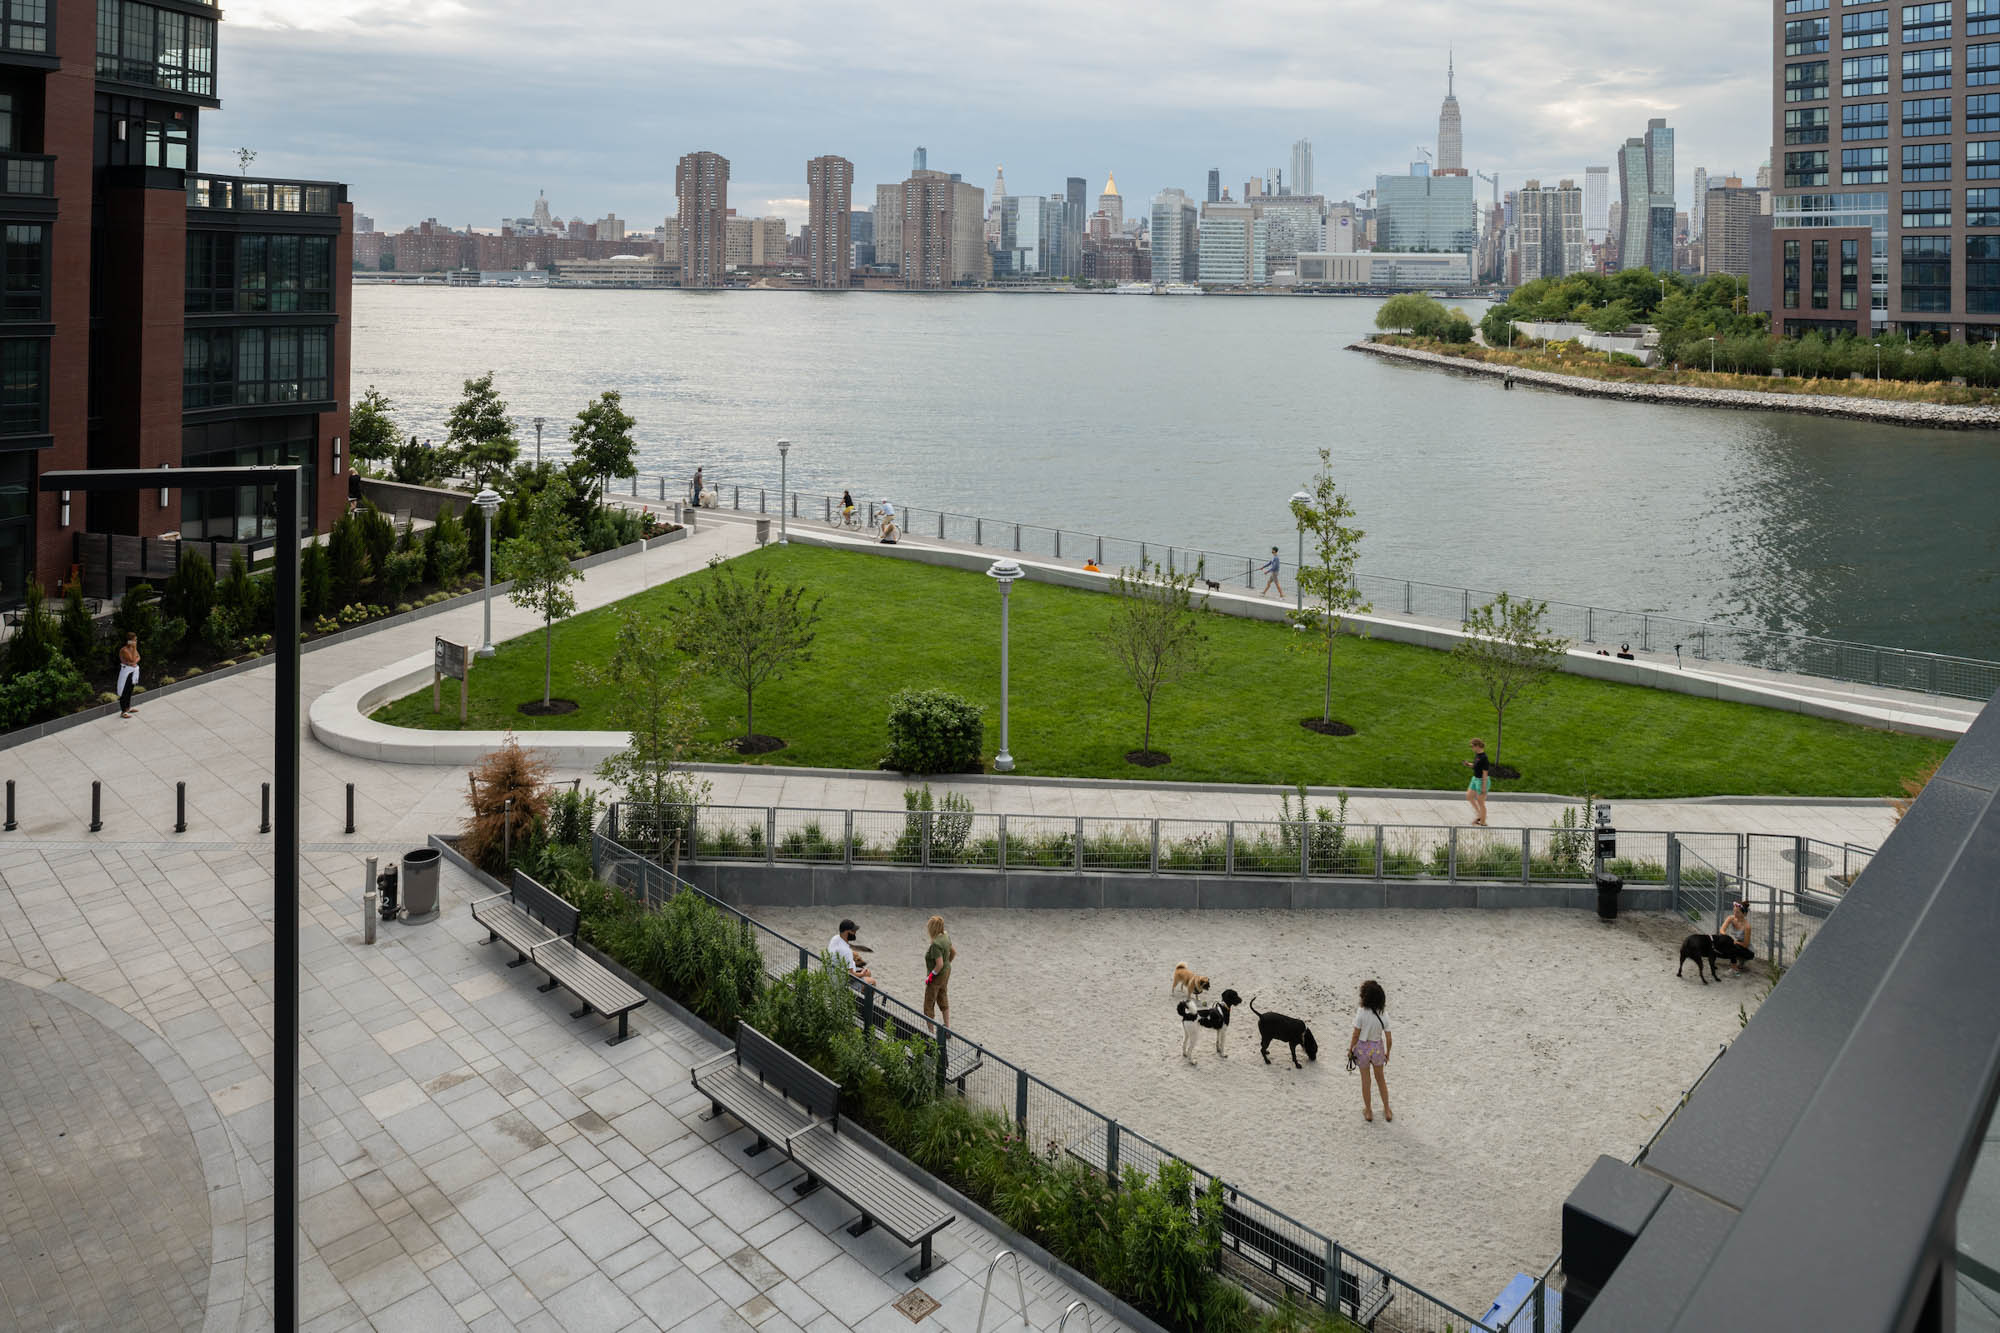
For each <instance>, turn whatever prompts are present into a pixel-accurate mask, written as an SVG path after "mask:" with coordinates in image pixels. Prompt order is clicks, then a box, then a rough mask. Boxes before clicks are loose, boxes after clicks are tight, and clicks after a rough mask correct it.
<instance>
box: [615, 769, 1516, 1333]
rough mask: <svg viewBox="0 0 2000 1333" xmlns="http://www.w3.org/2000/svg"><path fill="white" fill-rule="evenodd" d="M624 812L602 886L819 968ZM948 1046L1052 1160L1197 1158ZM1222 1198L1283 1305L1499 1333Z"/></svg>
mask: <svg viewBox="0 0 2000 1333" xmlns="http://www.w3.org/2000/svg"><path fill="white" fill-rule="evenodd" d="M619 809H620V807H619V806H616V805H614V806H613V807H612V808H611V810H610V811H609V812H607V814H606V817H605V821H604V823H603V824H602V825H600V827H599V828H598V829H596V830H594V831H593V832H592V835H591V869H592V871H593V873H594V874H596V875H597V877H598V878H599V879H602V880H603V881H604V882H605V883H607V884H611V885H613V886H615V887H618V888H620V889H623V890H625V891H626V892H628V893H630V894H632V895H633V896H634V897H636V898H637V899H638V900H639V901H641V902H642V903H644V904H645V905H646V906H648V907H658V906H659V905H661V904H662V903H664V902H665V901H666V900H667V899H669V898H671V897H673V896H674V895H676V894H680V893H697V894H701V896H702V897H703V898H704V899H706V900H707V901H708V902H709V903H711V904H712V905H713V906H714V907H715V909H716V910H717V911H719V912H722V913H724V914H725V915H726V916H729V917H731V918H733V919H735V920H738V921H741V922H744V923H746V924H747V925H748V927H749V928H750V929H751V930H752V932H753V933H754V934H755V937H756V939H757V941H758V944H759V947H760V949H761V951H762V953H763V958H764V972H765V975H766V976H767V977H768V978H772V979H776V978H778V977H782V976H786V975H789V974H790V973H792V972H793V971H795V970H797V969H798V968H801V967H811V966H814V965H816V964H817V963H818V962H819V956H820V955H819V948H818V946H816V945H807V944H802V943H800V942H799V941H797V940H793V939H790V938H788V937H786V936H784V935H781V934H779V933H778V932H777V931H774V930H772V929H770V928H769V927H768V926H765V925H763V924H762V923H761V922H759V921H757V920H756V919H754V918H752V917H749V916H746V915H745V914H744V913H742V912H740V911H738V910H737V909H736V908H733V907H731V906H729V905H728V904H727V903H724V902H722V901H720V900H718V899H716V898H715V897H714V896H712V895H710V894H705V893H702V891H701V890H700V889H698V888H696V887H695V886H693V885H691V884H689V883H688V882H687V881H686V880H684V879H681V878H680V877H679V876H678V875H675V874H673V873H672V872H671V871H669V870H667V869H666V868H665V867H663V866H661V865H659V864H658V863H657V862H655V861H653V860H651V859H649V858H647V857H646V856H644V855H641V854H640V853H638V852H636V851H633V850H631V849H630V848H629V847H627V846H625V845H624V844H623V843H621V842H620V841H618V840H617V838H616V837H615V836H614V831H615V830H616V829H617V828H618V826H619V822H620V819H619ZM650 813H651V812H650V811H647V810H645V809H644V808H643V807H640V808H634V807H630V806H627V807H626V808H625V818H624V821H623V822H624V825H625V827H626V829H627V830H628V831H629V830H630V829H632V828H634V827H635V826H637V827H646V826H648V825H649V824H650V823H651V820H650V818H649V816H650ZM856 989H857V991H858V992H859V997H860V1010H861V1015H860V1016H861V1021H862V1022H863V1023H864V1024H870V1025H873V1024H875V1023H877V1022H879V1021H881V1020H880V1019H879V1018H878V1015H879V1016H881V1018H887V1017H891V1016H893V1017H895V1018H896V1019H898V1020H900V1021H901V1022H902V1023H903V1024H906V1025H907V1026H908V1027H909V1028H910V1029H912V1030H914V1031H918V1032H923V1031H926V1030H928V1028H929V1022H928V1020H926V1019H925V1017H924V1016H923V1014H922V1013H921V1012H920V1011H918V1010H917V1009H914V1008H912V1007H911V1006H909V1005H906V1004H904V1003H902V1002H901V1001H900V1000H897V999H895V998H894V997H892V996H889V995H886V994H884V993H883V992H881V991H880V990H877V989H876V988H875V987H873V986H869V985H866V984H863V983H858V982H857V983H856ZM938 1040H939V1048H940V1069H941V1070H942V1069H943V1067H944V1065H945V1063H946V1062H947V1061H948V1060H949V1058H950V1057H951V1055H952V1053H953V1052H954V1051H957V1052H960V1053H961V1055H962V1053H963V1050H964V1048H966V1047H970V1048H972V1050H973V1051H975V1052H976V1053H977V1054H978V1057H979V1059H978V1067H977V1068H975V1069H973V1070H972V1071H971V1072H970V1073H968V1074H967V1075H966V1076H965V1077H964V1078H963V1079H962V1080H959V1081H958V1083H957V1084H956V1086H957V1087H958V1088H959V1090H960V1092H961V1094H962V1095H963V1096H964V1097H965V1098H966V1100H967V1101H968V1102H969V1103H970V1104H971V1105H973V1106H975V1107H977V1108H978V1109H980V1110H982V1111H987V1112H991V1113H995V1114H998V1115H1002V1116H1005V1117H1007V1118H1008V1119H1010V1120H1012V1121H1013V1122H1014V1123H1015V1124H1016V1125H1017V1126H1018V1127H1019V1129H1020V1132H1021V1134H1022V1136H1023V1138H1024V1140H1025V1141H1026V1142H1027V1143H1029V1144H1031V1145H1033V1147H1034V1148H1035V1150H1036V1151H1037V1152H1038V1153H1039V1154H1041V1155H1043V1156H1044V1157H1045V1158H1048V1159H1050V1160H1053V1161H1072V1160H1073V1161H1077V1162H1082V1163H1085V1164H1087V1165H1089V1166H1091V1167H1093V1168H1095V1169H1096V1170H1098V1171H1100V1172H1102V1173H1103V1174H1105V1175H1106V1176H1108V1177H1109V1178H1111V1179H1113V1180H1117V1179H1120V1178H1121V1177H1122V1175H1123V1172H1124V1170H1125V1169H1126V1168H1128V1167H1129V1168H1135V1169H1137V1170H1139V1171H1142V1172H1145V1173H1146V1174H1148V1175H1151V1174H1153V1173H1155V1172H1157V1171H1158V1169H1159V1167H1160V1166H1161V1165H1162V1164H1163V1163H1166V1162H1170V1161H1180V1162H1186V1159H1185V1158H1181V1157H1179V1156H1178V1155H1177V1154H1175V1153H1173V1152H1171V1151H1169V1150H1168V1149H1166V1148H1164V1147H1162V1146H1161V1145H1160V1144H1158V1143H1156V1142H1154V1141H1153V1140H1151V1139H1149V1138H1146V1137H1145V1136H1144V1135H1142V1134H1139V1133H1137V1132H1136V1131H1134V1130H1132V1129H1130V1128H1128V1127H1126V1126H1124V1125H1122V1124H1120V1123H1119V1122H1118V1121H1117V1120H1115V1119H1113V1118H1111V1117H1110V1116H1106V1115H1104V1114H1102V1113H1101V1112H1099V1111H1097V1110H1095V1109H1093V1108H1092V1107H1090V1106H1088V1105H1086V1104H1084V1103H1083V1102H1080V1101H1077V1100H1076V1099H1075V1098H1073V1097H1071V1096H1069V1095H1067V1094H1066V1093H1064V1092H1062V1091H1061V1090H1060V1089H1058V1088H1055V1087H1052V1086H1051V1085H1049V1084H1047V1083H1045V1082H1043V1081H1042V1080H1041V1079H1038V1078H1036V1077H1035V1076H1034V1075H1033V1074H1031V1073H1029V1072H1028V1070H1027V1068H1026V1067H1025V1066H1023V1065H1019V1064H1015V1063H1013V1062H1012V1061H1009V1060H1007V1059H1005V1058H1003V1057H1002V1056H1000V1055H999V1054H998V1053H997V1052H995V1051H993V1050H992V1049H991V1048H989V1047H986V1046H984V1045H981V1044H980V1043H979V1042H977V1041H975V1040H974V1039H973V1038H971V1037H970V1036H968V1035H967V1034H966V1033H964V1032H961V1031H958V1030H956V1029H951V1028H944V1027H940V1028H938ZM1187 1165H1188V1168H1189V1170H1190V1171H1191V1172H1192V1173H1193V1175H1194V1184H1195V1188H1196V1189H1204V1188H1206V1187H1207V1185H1208V1183H1209V1181H1210V1180H1212V1179H1215V1177H1213V1176H1211V1175H1210V1174H1209V1173H1207V1172H1205V1171H1202V1170H1201V1169H1200V1168H1198V1167H1196V1166H1194V1165H1193V1164H1192V1163H1187ZM1223 1198H1224V1201H1225V1207H1226V1208H1227V1210H1228V1215H1227V1218H1226V1220H1225V1224H1224V1230H1225V1238H1224V1241H1223V1251H1222V1255H1221V1258H1220V1261H1219V1263H1218V1268H1217V1271H1218V1273H1219V1274H1220V1275H1221V1276H1223V1277H1224V1278H1226V1279H1228V1280H1230V1281H1232V1282H1235V1283H1237V1284H1238V1285H1241V1286H1243V1287H1244V1288H1245V1289H1246V1290H1247V1291H1250V1292H1251V1293H1252V1294H1254V1295H1257V1296H1258V1297H1260V1298H1261V1299H1263V1300H1265V1301H1267V1302H1275V1301H1277V1300H1280V1299H1283V1298H1285V1297H1286V1296H1288V1295H1289V1296H1290V1297H1292V1298H1295V1299H1303V1300H1309V1301H1313V1302H1316V1303H1318V1304H1320V1305H1322V1306H1323V1307H1324V1308H1326V1309H1327V1310H1330V1311H1335V1312H1337V1313H1340V1314H1342V1315H1346V1316H1348V1317H1350V1318H1352V1317H1357V1316H1364V1315H1365V1313H1366V1307H1368V1306H1369V1305H1370V1304H1371V1303H1372V1302H1374V1301H1375V1300H1376V1299H1377V1296H1378V1294H1381V1295H1387V1296H1388V1297H1389V1300H1388V1304H1387V1309H1386V1311H1385V1312H1384V1313H1383V1314H1382V1315H1381V1317H1380V1318H1379V1319H1378V1320H1376V1321H1375V1322H1374V1325H1373V1326H1374V1327H1377V1328H1382V1329H1401V1330H1416V1331H1420V1333H1446V1331H1447V1330H1452V1331H1453V1333H1475V1331H1477V1333H1491V1330H1489V1329H1488V1328H1487V1326H1486V1325H1484V1324H1482V1323H1480V1322H1479V1321H1478V1320H1476V1319H1474V1318H1472V1317H1471V1316H1470V1315H1467V1314H1464V1313H1463V1312H1461V1311H1459V1310H1457V1309H1455V1308H1454V1307H1452V1306H1451V1305H1450V1304H1448V1303H1446V1302H1444V1301H1441V1300H1439V1299H1437V1298H1436V1297H1434V1296H1432V1295H1430V1294H1429V1293H1428V1292H1426V1291H1424V1290H1423V1289H1422V1288H1421V1287H1417V1286H1414V1285H1412V1284H1410V1283H1408V1282H1405V1281H1404V1280H1403V1279H1401V1278H1399V1277H1397V1276H1396V1275H1395V1274H1394V1273H1391V1272H1390V1271H1389V1270H1387V1269H1385V1268H1383V1267H1381V1266H1380V1265H1378V1264H1373V1263H1370V1262H1368V1261H1367V1260H1365V1259H1363V1258H1361V1256H1359V1255H1358V1254H1356V1253H1354V1252H1353V1251H1352V1250H1349V1249H1347V1248H1346V1247H1344V1246H1342V1245H1340V1244H1338V1243H1337V1242H1335V1240H1334V1239H1333V1238H1332V1237H1330V1236H1327V1235H1324V1234H1323V1233H1321V1232H1319V1231H1316V1230H1314V1229H1313V1228H1311V1227H1309V1226H1307V1225H1305V1224H1304V1223H1303V1222H1300V1221H1298V1220H1297V1219H1295V1218H1293V1217H1290V1216H1288V1215H1286V1214H1285V1213H1282V1212H1279V1211H1278V1210H1277V1209H1275V1208H1272V1207H1270V1206H1269V1205H1268V1204H1265V1203H1263V1202H1262V1201H1260V1200H1258V1199H1257V1198H1255V1197H1253V1196H1251V1195H1249V1194H1247V1193H1245V1192H1243V1191H1242V1190H1240V1189H1238V1188H1236V1187H1234V1186H1231V1185H1229V1184H1228V1183H1227V1182H1224V1185H1223ZM1274 1255H1275V1256H1280V1257H1277V1258H1274V1257H1273V1256H1274Z"/></svg>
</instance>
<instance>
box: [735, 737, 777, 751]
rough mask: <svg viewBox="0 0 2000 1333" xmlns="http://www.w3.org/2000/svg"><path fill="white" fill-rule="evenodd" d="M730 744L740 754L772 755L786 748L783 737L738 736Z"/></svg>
mask: <svg viewBox="0 0 2000 1333" xmlns="http://www.w3.org/2000/svg"><path fill="white" fill-rule="evenodd" d="M728 744H729V748H730V749H732V750H734V751H736V753H738V754H770V753H771V752H772V751H774V750H782V749H784V748H785V740H784V737H782V736H738V737H737V738H736V739H735V740H732V741H730V742H729V743H728Z"/></svg>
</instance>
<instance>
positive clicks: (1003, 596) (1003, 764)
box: [986, 559, 1021, 773]
mask: <svg viewBox="0 0 2000 1333" xmlns="http://www.w3.org/2000/svg"><path fill="white" fill-rule="evenodd" d="M986 577H987V578H990V579H994V580H997V581H998V582H999V584H1000V749H999V751H998V752H997V753H996V754H994V756H993V771H994V772H995V773H1012V772H1013V771H1014V756H1013V755H1012V754H1010V753H1009V752H1008V750H1007V593H1008V590H1009V589H1010V588H1012V587H1013V584H1014V580H1015V579H1018V578H1020V577H1021V567H1020V566H1019V565H1018V564H1016V563H1014V562H1013V561H1012V560H1007V559H1000V560H995V561H994V562H993V564H992V567H991V568H989V569H988V570H987V571H986Z"/></svg>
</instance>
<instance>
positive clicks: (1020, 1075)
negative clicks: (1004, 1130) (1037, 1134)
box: [1014, 1069, 1028, 1129]
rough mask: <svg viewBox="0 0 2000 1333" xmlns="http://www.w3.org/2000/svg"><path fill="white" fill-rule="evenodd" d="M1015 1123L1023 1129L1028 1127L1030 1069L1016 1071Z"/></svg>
mask: <svg viewBox="0 0 2000 1333" xmlns="http://www.w3.org/2000/svg"><path fill="white" fill-rule="evenodd" d="M1014 1123H1015V1124H1016V1125H1018V1126H1020V1127H1021V1128H1022V1129H1026V1128H1027V1127H1028V1071H1027V1070H1025V1069H1016V1070H1015V1071H1014Z"/></svg>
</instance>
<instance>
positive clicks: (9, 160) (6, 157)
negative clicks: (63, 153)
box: [0, 153, 55, 198]
mask: <svg viewBox="0 0 2000 1333" xmlns="http://www.w3.org/2000/svg"><path fill="white" fill-rule="evenodd" d="M54 162H55V159H54V158H53V157H50V156H47V155H46V154H42V153H0V163H4V164H5V165H6V176H5V185H6V192H7V193H8V194H17V195H36V196H40V197H42V198H47V197H48V196H49V195H51V194H53V193H55V187H54V186H53V185H52V184H51V183H50V177H51V172H52V164H53V163H54Z"/></svg>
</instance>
